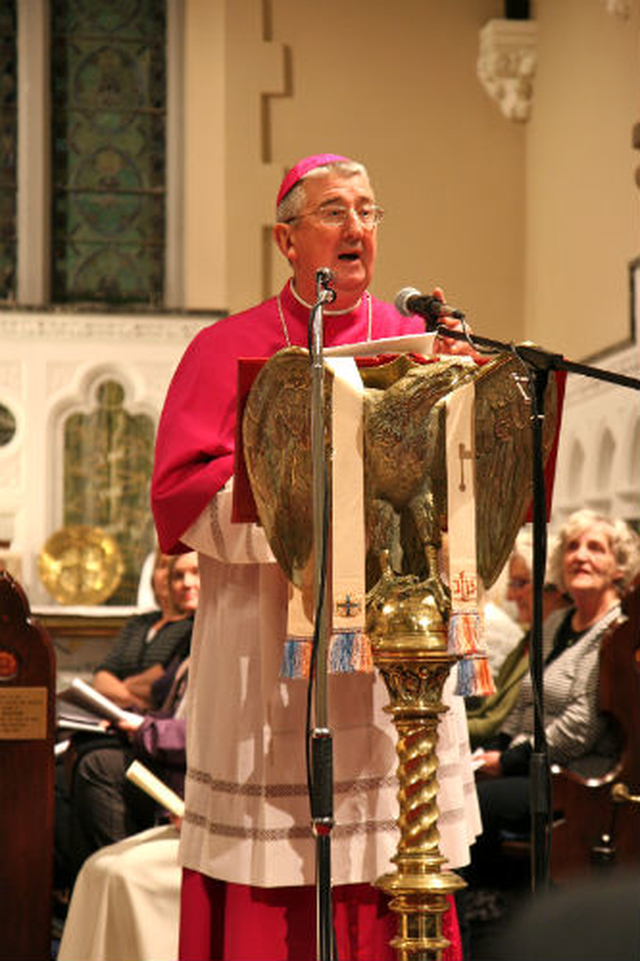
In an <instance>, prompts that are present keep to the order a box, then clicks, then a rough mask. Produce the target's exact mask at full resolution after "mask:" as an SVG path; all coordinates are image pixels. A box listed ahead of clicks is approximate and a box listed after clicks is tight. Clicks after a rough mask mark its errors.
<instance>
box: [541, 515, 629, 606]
mask: <svg viewBox="0 0 640 961" xmlns="http://www.w3.org/2000/svg"><path fill="white" fill-rule="evenodd" d="M592 527H603V528H604V529H605V531H606V534H607V537H608V538H609V544H610V546H611V550H612V552H613V556H614V557H615V560H616V565H617V567H618V569H619V571H620V577H619V578H618V580H617V581H616V582H615V585H614V586H615V589H616V591H617V593H618V595H619V596H620V597H622V596H623V594H625V593H626V591H627V589H628V587H629V585H630V584H631V583H632V581H633V580H634V579H635V578H636V577H637V575H638V571H639V570H640V541H639V539H638V535H637V534H636V533H635V531H634V530H632V528H631V527H629V525H628V524H627V523H626V522H625V521H623V520H620V519H619V518H613V519H612V518H610V517H604V516H603V515H602V514H597V513H596V512H595V511H591V510H587V509H584V510H579V511H575V512H574V513H573V514H570V515H569V517H568V518H567V520H566V521H565V522H564V524H563V525H562V527H561V528H560V530H559V531H558V536H557V541H556V544H555V545H554V548H553V551H552V553H551V555H550V557H549V571H550V574H551V580H552V581H553V582H554V584H556V585H557V586H558V587H559V588H560V590H562V591H564V590H565V589H566V588H565V583H564V576H563V570H562V560H563V557H564V554H565V551H566V548H567V544H568V543H569V541H570V540H572V539H573V538H574V537H576V536H579V535H580V534H584V532H585V531H588V530H590V529H591V528H592Z"/></svg>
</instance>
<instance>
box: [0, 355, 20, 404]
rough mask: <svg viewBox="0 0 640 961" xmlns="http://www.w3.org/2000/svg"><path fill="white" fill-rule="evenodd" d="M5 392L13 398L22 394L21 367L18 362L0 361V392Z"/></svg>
mask: <svg viewBox="0 0 640 961" xmlns="http://www.w3.org/2000/svg"><path fill="white" fill-rule="evenodd" d="M4 391H7V392H8V393H10V394H12V395H13V396H14V397H20V396H21V394H22V365H21V363H20V361H17V360H16V361H7V360H4V361H0V392H4Z"/></svg>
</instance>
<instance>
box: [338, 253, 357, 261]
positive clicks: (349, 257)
mask: <svg viewBox="0 0 640 961" xmlns="http://www.w3.org/2000/svg"><path fill="white" fill-rule="evenodd" d="M338 260H346V261H347V262H348V263H355V261H356V260H360V254H356V253H348V254H338Z"/></svg>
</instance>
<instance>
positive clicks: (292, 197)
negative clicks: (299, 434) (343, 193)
mask: <svg viewBox="0 0 640 961" xmlns="http://www.w3.org/2000/svg"><path fill="white" fill-rule="evenodd" d="M329 173H337V174H339V175H340V176H341V177H345V178H346V177H357V176H362V177H366V178H367V180H368V179H369V174H368V173H367V168H366V167H365V166H364V164H361V163H358V161H357V160H334V161H332V162H331V163H327V164H323V165H322V166H321V167H314V168H313V170H310V171H309V172H308V173H307V174H305V175H304V177H302V179H301V180H299V181H298V182H297V183H296V184H294V185H293V187H292V188H291V190H290V191H289V192H288V193H286V194H285V195H284V197H283V198H282V200H281V201H280V203H279V204H278V207H277V209H276V220H277V222H278V223H286V222H287V221H288V220H294V219H295V218H296V217H299V216H300V213H301V212H302V210H303V208H304V205H305V202H306V199H307V192H306V189H305V184H306V182H307V180H311V179H312V178H314V177H326V176H327V174H329Z"/></svg>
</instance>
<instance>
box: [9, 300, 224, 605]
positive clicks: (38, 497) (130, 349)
mask: <svg viewBox="0 0 640 961" xmlns="http://www.w3.org/2000/svg"><path fill="white" fill-rule="evenodd" d="M216 317H217V315H215V314H207V315H202V316H198V317H194V316H189V315H182V314H176V315H171V316H169V315H146V314H145V315H135V316H134V315H117V316H113V315H109V316H107V315H101V314H64V313H62V312H59V313H58V312H56V313H45V312H42V313H41V312H37V311H28V312H26V311H25V312H20V311H7V312H4V313H3V312H0V342H1V343H2V361H1V363H0V403H4V404H5V405H6V406H7V407H12V408H15V412H16V417H17V428H18V429H17V431H16V437H15V438H14V439H12V440H11V441H10V442H9V444H7V445H6V446H5V447H4V448H0V512H2V513H3V514H5V513H6V515H7V517H8V521H7V523H8V525H9V526H10V528H11V547H10V549H11V551H12V553H15V554H16V555H17V556H19V558H20V561H21V566H22V582H23V584H24V586H25V589H26V591H27V594H28V596H29V598H30V601H31V602H32V605H33V604H36V605H38V604H44V605H47V604H51V598H50V597H49V595H48V594H47V592H46V591H45V589H44V587H43V586H42V584H41V583H40V580H39V577H38V574H37V563H36V562H37V556H38V553H39V551H40V550H41V548H42V546H43V544H44V542H45V540H46V539H47V537H49V536H50V535H51V534H52V533H53V532H54V531H55V530H58V529H59V528H60V527H61V526H63V524H64V523H65V510H64V471H63V465H64V457H63V449H64V421H65V418H66V417H67V416H68V415H69V413H70V412H71V411H79V412H81V413H86V412H88V411H91V410H92V409H93V408H94V407H95V402H94V392H95V390H96V389H97V388H98V387H99V385H100V384H102V383H104V382H105V381H108V380H115V381H116V382H117V383H119V384H121V385H122V386H123V389H124V393H125V409H126V411H127V413H128V414H129V415H131V416H132V417H134V418H135V417H137V416H140V415H142V416H144V417H146V418H148V419H149V421H150V425H151V426H150V431H151V433H152V434H153V433H154V431H155V425H156V424H157V421H158V418H159V416H160V410H161V407H162V403H163V400H164V396H165V394H166V390H167V387H168V384H169V381H170V378H171V375H172V373H173V371H174V370H175V367H176V365H177V363H178V361H179V359H180V357H181V355H182V353H183V351H184V349H185V347H186V345H187V343H188V342H189V341H190V340H191V339H192V338H193V337H194V336H195V334H196V333H197V332H198V331H199V330H200V329H201V328H202V327H204V326H207V325H209V324H211V323H212V322H213V321H215V320H216ZM145 469H146V470H147V472H148V473H150V467H149V464H148V463H147V466H146V468H145ZM149 524H151V521H150V520H149Z"/></svg>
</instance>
